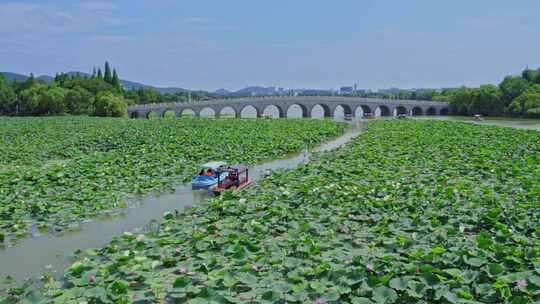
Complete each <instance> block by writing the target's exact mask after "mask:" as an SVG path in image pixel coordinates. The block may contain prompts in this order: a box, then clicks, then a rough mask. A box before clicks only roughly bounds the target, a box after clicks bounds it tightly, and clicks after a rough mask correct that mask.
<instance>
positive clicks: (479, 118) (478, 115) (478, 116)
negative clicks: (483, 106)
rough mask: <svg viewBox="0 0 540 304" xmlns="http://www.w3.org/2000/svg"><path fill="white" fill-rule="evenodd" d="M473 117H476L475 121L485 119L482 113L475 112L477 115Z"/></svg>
mask: <svg viewBox="0 0 540 304" xmlns="http://www.w3.org/2000/svg"><path fill="white" fill-rule="evenodd" d="M473 119H474V121H482V120H484V119H483V118H482V115H480V114H475V115H474V116H473Z"/></svg>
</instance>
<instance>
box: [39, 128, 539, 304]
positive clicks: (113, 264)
mask: <svg viewBox="0 0 540 304" xmlns="http://www.w3.org/2000/svg"><path fill="white" fill-rule="evenodd" d="M539 168H540V133H538V132H535V131H522V130H514V129H509V128H502V127H490V126H478V125H472V124H466V123H454V122H443V121H438V122H437V121H410V120H407V121H376V122H371V123H369V124H368V125H367V131H366V132H365V133H364V134H362V135H361V136H360V137H358V138H357V139H355V140H354V142H352V143H349V144H348V145H346V146H345V147H343V148H340V149H339V150H337V151H333V152H329V153H325V154H321V155H318V156H316V157H315V159H314V160H313V161H312V162H310V163H308V164H304V165H302V166H300V167H298V168H297V169H294V170H288V171H278V172H275V173H274V174H272V175H271V176H270V177H269V178H267V179H265V180H263V181H261V182H260V184H258V185H257V186H255V187H253V188H251V189H249V190H247V191H245V192H240V193H238V192H229V193H226V194H225V195H223V196H222V197H219V198H216V199H213V200H210V201H207V202H204V203H202V205H200V206H196V207H194V208H190V209H187V210H184V211H181V212H180V213H178V214H177V213H175V212H173V213H168V214H166V215H165V216H164V219H163V223H162V224H161V225H160V226H159V228H158V229H154V230H152V231H148V232H146V233H144V234H140V235H133V234H130V233H126V234H124V235H122V236H119V237H116V238H115V239H114V240H113V241H112V242H110V243H109V244H108V245H107V246H105V247H103V248H101V249H98V250H88V251H85V252H81V253H80V256H79V258H78V260H77V261H76V262H75V263H74V264H73V265H72V266H71V267H70V268H68V269H66V271H65V276H64V278H63V280H61V281H55V280H54V279H52V278H48V277H45V279H44V280H45V282H46V285H45V289H44V292H45V295H46V296H48V297H49V299H50V300H51V301H52V302H55V303H81V301H85V303H131V302H133V303H355V304H360V303H362V304H365V303H532V302H534V301H540V241H539V238H538V237H539V236H540V228H539V225H538V223H539V222H540V211H539V209H538V207H539V204H540V201H539V199H540V171H539Z"/></svg>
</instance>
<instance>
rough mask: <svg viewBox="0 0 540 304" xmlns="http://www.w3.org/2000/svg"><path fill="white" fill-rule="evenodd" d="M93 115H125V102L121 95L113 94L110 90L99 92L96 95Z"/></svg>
mask: <svg viewBox="0 0 540 304" xmlns="http://www.w3.org/2000/svg"><path fill="white" fill-rule="evenodd" d="M94 115H96V116H113V117H126V116H127V103H126V101H125V100H124V98H123V97H119V96H115V95H114V94H113V93H111V92H102V93H99V94H98V95H97V97H96V102H95V112H94Z"/></svg>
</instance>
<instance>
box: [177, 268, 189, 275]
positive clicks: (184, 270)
mask: <svg viewBox="0 0 540 304" xmlns="http://www.w3.org/2000/svg"><path fill="white" fill-rule="evenodd" d="M178 272H180V273H181V274H187V273H188V270H187V268H186V267H180V269H179V270H178Z"/></svg>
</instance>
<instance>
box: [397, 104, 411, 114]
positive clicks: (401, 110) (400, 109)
mask: <svg viewBox="0 0 540 304" xmlns="http://www.w3.org/2000/svg"><path fill="white" fill-rule="evenodd" d="M396 115H409V111H407V108H406V107H404V106H397V107H396Z"/></svg>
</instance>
